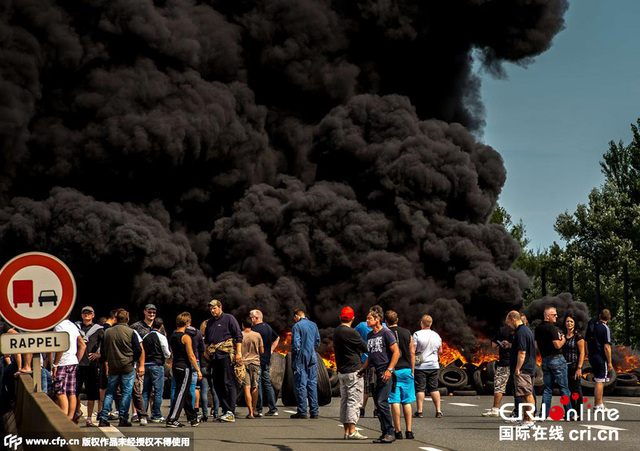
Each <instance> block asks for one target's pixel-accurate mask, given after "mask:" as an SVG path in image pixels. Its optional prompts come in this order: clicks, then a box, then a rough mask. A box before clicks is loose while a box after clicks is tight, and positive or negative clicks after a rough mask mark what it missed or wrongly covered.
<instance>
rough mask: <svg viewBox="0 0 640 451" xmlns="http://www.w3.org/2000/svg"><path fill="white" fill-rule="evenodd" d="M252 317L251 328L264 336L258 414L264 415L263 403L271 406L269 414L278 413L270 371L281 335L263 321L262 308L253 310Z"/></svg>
mask: <svg viewBox="0 0 640 451" xmlns="http://www.w3.org/2000/svg"><path fill="white" fill-rule="evenodd" d="M249 317H250V318H251V324H252V326H251V330H253V331H254V332H258V333H259V334H260V336H261V337H262V343H263V344H264V353H262V354H260V383H259V384H258V407H257V409H256V410H257V414H258V416H262V408H263V404H267V406H269V411H268V412H267V413H266V415H267V416H276V415H278V408H277V407H276V394H275V391H274V390H273V385H271V376H270V374H269V371H270V369H271V354H272V353H273V351H275V349H276V347H277V346H278V343H279V342H280V337H278V334H276V333H275V331H274V330H273V329H272V328H271V326H270V325H268V324H267V323H265V322H263V319H264V318H263V315H262V312H261V311H260V310H251V311H250V312H249Z"/></svg>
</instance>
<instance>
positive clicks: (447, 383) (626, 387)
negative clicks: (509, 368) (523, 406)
mask: <svg viewBox="0 0 640 451" xmlns="http://www.w3.org/2000/svg"><path fill="white" fill-rule="evenodd" d="M496 363H497V362H496V361H491V362H486V363H483V364H481V365H474V364H473V363H464V364H463V363H462V362H461V361H460V360H457V361H454V362H452V363H451V364H449V365H448V366H447V367H446V368H443V369H441V370H440V374H439V376H438V381H439V383H440V386H442V387H444V388H446V389H447V390H448V391H449V392H450V393H453V394H454V395H461V396H465V395H466V396H473V395H476V394H487V395H489V394H493V378H494V375H495V370H496ZM639 378H640V368H636V369H634V370H631V371H629V372H626V373H617V372H616V371H615V370H614V371H613V373H612V374H611V375H610V378H609V381H608V382H606V383H605V385H604V392H605V394H607V395H611V396H640V382H639ZM533 385H534V388H535V391H536V394H537V395H542V392H543V391H544V380H543V377H542V368H541V367H539V366H537V365H536V376H535V378H534V381H533ZM594 387H595V382H594V380H593V373H592V371H591V365H590V364H589V361H588V360H585V362H584V365H583V366H582V391H583V393H584V394H585V395H593V389H594ZM507 394H508V395H511V394H512V392H511V389H510V388H509V387H508V388H507ZM559 394H560V393H559V390H558V388H555V389H554V395H559Z"/></svg>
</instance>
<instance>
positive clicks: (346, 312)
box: [340, 307, 354, 321]
mask: <svg viewBox="0 0 640 451" xmlns="http://www.w3.org/2000/svg"><path fill="white" fill-rule="evenodd" d="M353 317H354V313H353V309H352V308H351V307H345V308H343V309H342V312H340V319H341V320H343V321H351V320H352V319H353Z"/></svg>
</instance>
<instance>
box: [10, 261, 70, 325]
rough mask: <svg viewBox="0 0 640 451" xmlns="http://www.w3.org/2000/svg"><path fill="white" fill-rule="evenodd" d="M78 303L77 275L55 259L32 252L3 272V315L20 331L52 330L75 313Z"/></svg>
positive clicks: (12, 262) (11, 263)
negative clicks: (74, 276)
mask: <svg viewBox="0 0 640 451" xmlns="http://www.w3.org/2000/svg"><path fill="white" fill-rule="evenodd" d="M75 302H76V282H75V280H74V279H73V274H71V270H70V269H69V268H68V267H67V265H65V264H64V263H63V262H62V261H61V260H60V259H58V258H56V257H54V256H53V255H49V254H44V253H42V252H28V253H26V254H21V255H18V256H17V257H14V258H13V259H11V260H10V261H9V262H8V263H7V264H6V265H4V266H3V267H2V269H1V270H0V313H1V314H2V316H3V317H4V318H5V320H7V321H8V322H9V323H11V324H12V325H14V326H15V327H17V328H18V329H22V330H25V331H30V332H38V331H41V330H47V329H51V328H52V327H54V326H55V325H56V324H58V323H59V322H60V321H62V320H63V319H65V318H66V317H67V316H68V315H69V313H71V309H72V308H73V305H74V304H75Z"/></svg>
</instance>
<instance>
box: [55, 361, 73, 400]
mask: <svg viewBox="0 0 640 451" xmlns="http://www.w3.org/2000/svg"><path fill="white" fill-rule="evenodd" d="M77 369H78V365H62V366H59V367H58V370H57V372H56V377H55V379H54V380H53V392H54V393H55V394H56V395H69V396H75V395H76V385H77V384H76V371H77Z"/></svg>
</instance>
